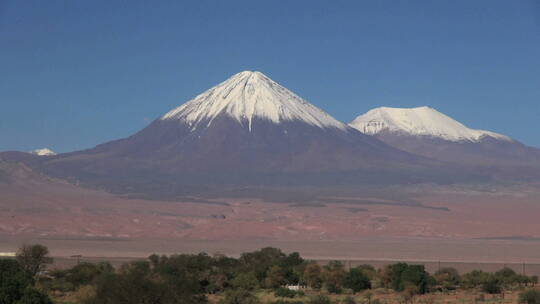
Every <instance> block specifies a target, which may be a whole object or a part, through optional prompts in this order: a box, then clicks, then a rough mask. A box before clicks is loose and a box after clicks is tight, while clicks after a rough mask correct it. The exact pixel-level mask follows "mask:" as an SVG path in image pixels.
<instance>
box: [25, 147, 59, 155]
mask: <svg viewBox="0 0 540 304" xmlns="http://www.w3.org/2000/svg"><path fill="white" fill-rule="evenodd" d="M30 153H32V154H35V155H39V156H52V155H56V152H54V151H52V150H49V149H47V148H43V149H37V150H34V151H31V152H30Z"/></svg>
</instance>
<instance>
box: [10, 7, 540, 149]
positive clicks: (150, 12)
mask: <svg viewBox="0 0 540 304" xmlns="http://www.w3.org/2000/svg"><path fill="white" fill-rule="evenodd" d="M243 70H259V71H262V72H263V73H265V74H267V75H268V76H269V77H271V78H273V79H274V80H276V81H278V82H280V83H281V84H283V85H284V86H286V87H288V88H289V89H291V90H292V91H294V92H296V93H297V94H299V95H300V96H302V97H304V98H306V99H307V100H309V101H311V102H312V103H314V104H315V105H317V106H319V107H320V108H322V109H324V110H326V111H327V112H329V113H330V114H331V115H333V116H335V117H336V118H338V119H340V120H342V121H345V122H348V121H350V120H352V119H353V118H354V117H355V116H357V115H359V114H361V113H364V112H365V111H367V110H369V109H371V108H374V107H378V106H391V107H415V106H422V105H429V106H432V107H434V108H436V109H438V110H440V111H442V112H444V113H446V114H448V115H450V116H452V117H454V118H456V119H458V120H460V121H461V122H463V123H465V124H467V125H468V126H470V127H474V128H482V129H487V130H492V131H496V132H500V133H503V134H506V135H509V136H512V137H514V138H516V139H518V140H520V141H522V142H524V143H527V144H529V145H534V146H537V147H540V135H539V131H540V0H530V1H527V0H512V1H510V0H504V1H498V0H485V1H482V0H475V1H471V0H462V1H431V0H430V1H427V0H426V1H421V0H418V1H397V0H393V1H384V0H378V1H367V0H366V1H352V0H351V1H313V0H309V1H307V0H306V1H300V0H295V1H284V0H283V1H278V0H274V1H253V0H250V1H222V0H215V1H205V0H194V1H114V0H106V1H98V0H93V1H67V0H65V1H53V0H47V1H41V0H40V1H18V0H0V151H3V150H24V151H26V150H30V149H35V148H41V147H49V148H51V149H53V150H56V151H60V152H66V151H72V150H77V149H82V148H89V147H93V146H95V145H96V144H99V143H103V142H106V141H108V140H112V139H117V138H121V137H125V136H128V135H131V134H132V133H134V132H136V131H138V130H140V129H142V128H143V127H144V126H145V125H147V124H148V123H149V121H150V120H153V119H155V118H157V117H158V116H160V115H162V114H164V113H165V112H167V111H168V110H170V109H171V108H173V107H175V106H178V105H180V104H182V103H183V102H185V101H187V100H189V99H190V98H192V97H193V96H195V95H196V94H198V93H200V92H202V91H204V90H206V89H207V88H209V87H211V86H213V85H215V84H217V83H219V82H221V81H223V80H225V79H226V78H228V77H229V76H230V75H232V74H234V73H237V72H239V71H243Z"/></svg>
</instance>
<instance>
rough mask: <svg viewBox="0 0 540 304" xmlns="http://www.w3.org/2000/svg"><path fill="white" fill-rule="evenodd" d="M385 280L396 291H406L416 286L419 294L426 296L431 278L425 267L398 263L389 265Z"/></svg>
mask: <svg viewBox="0 0 540 304" xmlns="http://www.w3.org/2000/svg"><path fill="white" fill-rule="evenodd" d="M383 276H384V280H385V282H386V284H387V285H389V286H391V287H392V289H394V290H395V291H404V290H405V288H407V287H409V286H414V287H415V288H416V290H417V292H418V293H420V294H424V293H426V292H427V290H428V286H429V285H430V276H429V274H428V273H427V272H426V271H425V270H424V266H423V265H409V264H407V263H397V264H392V265H388V266H387V267H386V268H385V270H384V275H383Z"/></svg>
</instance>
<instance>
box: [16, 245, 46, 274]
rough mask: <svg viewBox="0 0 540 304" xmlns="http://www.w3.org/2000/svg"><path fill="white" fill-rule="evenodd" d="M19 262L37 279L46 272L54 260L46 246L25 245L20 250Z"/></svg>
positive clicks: (18, 253)
mask: <svg viewBox="0 0 540 304" xmlns="http://www.w3.org/2000/svg"><path fill="white" fill-rule="evenodd" d="M17 261H18V262H19V264H20V265H21V267H22V268H23V269H24V270H25V271H26V272H27V273H29V274H30V275H31V276H32V277H35V276H36V275H37V274H38V273H40V272H41V271H43V270H45V267H46V266H47V264H51V263H52V262H53V259H52V258H50V257H49V249H48V248H47V247H46V246H43V245H40V244H35V245H23V246H22V247H21V248H19V251H18V252H17Z"/></svg>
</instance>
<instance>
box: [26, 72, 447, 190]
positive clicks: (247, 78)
mask: <svg viewBox="0 0 540 304" xmlns="http://www.w3.org/2000/svg"><path fill="white" fill-rule="evenodd" d="M32 161H34V162H35V163H36V167H38V168H39V169H40V170H42V171H44V172H45V173H46V174H49V175H52V176H55V177H63V178H66V177H69V178H73V179H76V180H77V181H80V182H81V183H86V184H90V185H92V186H98V187H104V188H106V189H111V190H113V191H115V192H124V193H125V192H133V191H135V192H138V193H146V194H148V193H150V195H151V196H152V197H154V196H155V195H159V196H171V195H173V194H174V193H179V192H181V191H183V189H185V187H186V185H189V187H195V186H194V185H196V187H201V185H203V186H205V187H209V186H210V185H231V186H242V187H243V186H246V185H257V186H260V185H276V184H279V185H287V186H290V185H314V184H317V185H327V184H336V183H338V184H339V183H347V184H350V183H353V184H354V183H362V182H367V183H371V182H379V183H389V182H391V181H392V180H393V181H397V182H400V183H402V182H409V181H418V180H422V179H423V178H424V180H425V178H426V177H425V176H428V175H429V176H432V173H433V171H437V170H442V169H441V168H440V167H436V168H432V167H430V166H431V165H432V164H433V163H434V162H433V161H431V160H426V159H425V158H422V157H419V156H416V155H412V154H410V153H406V152H404V151H401V150H398V149H395V148H393V147H391V146H389V145H387V144H385V143H383V142H382V141H380V140H378V139H376V138H375V137H373V136H369V135H365V134H363V133H361V132H359V131H357V130H355V129H354V128H352V127H350V126H348V125H346V124H344V123H342V122H339V121H338V120H336V119H334V118H333V117H331V116H330V115H329V114H327V113H325V112H324V111H322V110H320V109H319V108H317V107H315V106H314V105H312V104H310V103H309V102H308V101H306V100H304V99H302V98H301V97H299V96H297V95H296V94H294V93H293V92H291V91H289V90H288V89H286V88H285V87H283V86H281V85H279V84H278V83H276V82H275V81H273V80H271V79H270V78H268V77H267V76H265V75H263V74H262V73H260V72H250V71H246V72H241V73H238V74H236V75H233V76H232V77H231V78H229V79H227V80H226V81H224V82H222V83H221V84H218V85H217V86H214V87H212V88H211V89H209V90H208V91H206V92H204V93H202V94H200V95H198V96H196V97H195V98H194V99H192V100H190V101H188V102H186V103H185V104H183V105H181V106H179V107H178V108H176V109H173V110H171V111H169V112H168V113H166V114H165V115H163V116H162V117H160V118H159V119H157V120H155V121H153V122H152V123H151V124H150V125H149V126H147V127H146V128H144V129H142V130H141V131H139V132H137V133H136V134H134V135H132V136H130V137H128V138H124V139H120V140H116V141H112V142H109V143H105V144H102V145H99V146H97V147H95V148H93V149H89V150H84V151H79V152H73V153H65V154H61V155H57V156H55V157H54V158H40V159H37V160H32ZM404 168H411V171H407V172H404V171H403V170H406V169H404ZM397 171H399V172H397ZM435 175H436V176H442V174H435ZM422 176H423V177H422ZM444 179H445V180H446V177H444ZM430 180H431V177H430Z"/></svg>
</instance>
